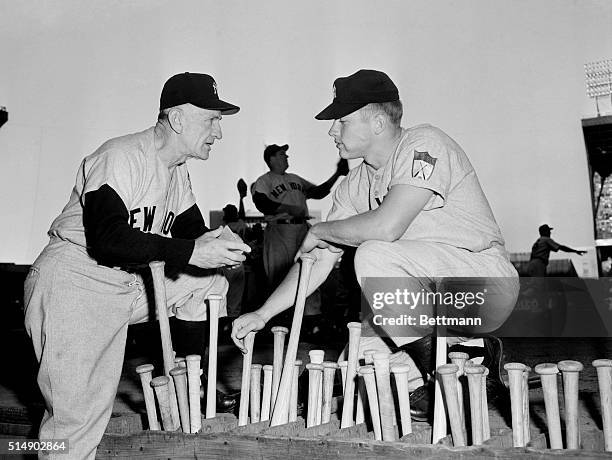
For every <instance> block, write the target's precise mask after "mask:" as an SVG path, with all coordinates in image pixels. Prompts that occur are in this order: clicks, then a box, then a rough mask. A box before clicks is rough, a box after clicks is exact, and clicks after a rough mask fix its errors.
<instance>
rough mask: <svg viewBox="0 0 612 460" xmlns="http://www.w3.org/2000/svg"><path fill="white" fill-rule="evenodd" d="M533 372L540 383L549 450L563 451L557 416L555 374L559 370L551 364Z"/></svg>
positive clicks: (559, 421)
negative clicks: (537, 376) (538, 377)
mask: <svg viewBox="0 0 612 460" xmlns="http://www.w3.org/2000/svg"><path fill="white" fill-rule="evenodd" d="M535 372H536V374H538V375H539V376H540V380H541V381H542V391H543V392H544V406H545V407H546V422H547V424H548V438H549V439H550V448H551V449H563V438H562V437H561V417H560V415H559V394H558V390H557V374H558V373H559V368H558V367H557V365H556V364H553V363H542V364H538V365H537V366H536V367H535Z"/></svg>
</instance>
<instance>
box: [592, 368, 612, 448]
mask: <svg viewBox="0 0 612 460" xmlns="http://www.w3.org/2000/svg"><path fill="white" fill-rule="evenodd" d="M593 367H594V368H595V369H597V381H598V383H599V399H600V405H601V418H602V424H603V432H604V449H605V451H606V452H610V451H612V360H610V359H596V360H595V361H593Z"/></svg>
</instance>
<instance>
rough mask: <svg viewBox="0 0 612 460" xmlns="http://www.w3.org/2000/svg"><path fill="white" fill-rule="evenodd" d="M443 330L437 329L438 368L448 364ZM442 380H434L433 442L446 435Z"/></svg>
mask: <svg viewBox="0 0 612 460" xmlns="http://www.w3.org/2000/svg"><path fill="white" fill-rule="evenodd" d="M444 334H445V332H443V331H442V330H438V331H437V335H436V369H437V368H439V367H440V366H442V365H444V364H446V348H447V344H446V337H445V336H444ZM440 387H441V382H440V379H439V378H438V376H436V378H435V381H434V418H433V427H432V430H431V440H432V444H435V443H437V442H438V441H439V440H440V439H442V438H443V437H445V436H446V434H447V430H446V410H445V409H444V401H443V399H442V391H441V388H440Z"/></svg>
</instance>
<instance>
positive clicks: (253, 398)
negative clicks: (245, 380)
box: [250, 364, 262, 423]
mask: <svg viewBox="0 0 612 460" xmlns="http://www.w3.org/2000/svg"><path fill="white" fill-rule="evenodd" d="M261 368H262V365H261V364H251V383H250V392H251V395H250V404H251V423H257V422H259V417H260V409H261Z"/></svg>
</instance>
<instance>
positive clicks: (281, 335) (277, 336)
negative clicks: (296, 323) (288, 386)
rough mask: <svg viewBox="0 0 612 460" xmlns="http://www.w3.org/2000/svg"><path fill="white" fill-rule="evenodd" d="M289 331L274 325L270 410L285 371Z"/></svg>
mask: <svg viewBox="0 0 612 460" xmlns="http://www.w3.org/2000/svg"><path fill="white" fill-rule="evenodd" d="M288 333H289V329H287V328H286V327H283V326H274V327H273V328H272V334H273V335H274V358H273V360H272V367H273V370H272V399H271V405H270V411H272V409H273V408H274V404H276V395H277V393H278V386H279V385H280V380H281V374H282V372H283V353H284V351H285V336H286V335H287V334H288Z"/></svg>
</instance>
